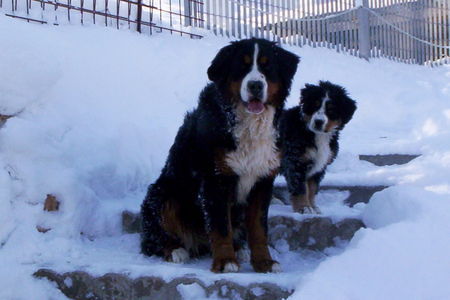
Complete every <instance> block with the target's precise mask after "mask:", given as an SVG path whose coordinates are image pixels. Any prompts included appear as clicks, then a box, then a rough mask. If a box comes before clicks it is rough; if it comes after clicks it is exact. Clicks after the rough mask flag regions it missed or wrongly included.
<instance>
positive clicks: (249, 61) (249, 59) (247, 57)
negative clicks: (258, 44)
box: [244, 55, 252, 64]
mask: <svg viewBox="0 0 450 300" xmlns="http://www.w3.org/2000/svg"><path fill="white" fill-rule="evenodd" d="M244 62H245V63H246V64H251V63H252V59H251V57H250V56H248V55H245V56H244Z"/></svg>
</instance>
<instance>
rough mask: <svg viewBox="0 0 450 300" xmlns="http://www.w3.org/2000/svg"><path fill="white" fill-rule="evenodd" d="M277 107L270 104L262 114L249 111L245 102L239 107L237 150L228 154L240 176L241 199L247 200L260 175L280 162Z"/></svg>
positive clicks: (239, 195) (237, 112) (233, 168)
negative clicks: (277, 143)
mask: <svg viewBox="0 0 450 300" xmlns="http://www.w3.org/2000/svg"><path fill="white" fill-rule="evenodd" d="M274 116H275V108H274V107H272V106H269V107H268V108H267V109H266V110H264V111H263V112H262V113H261V114H259V115H255V114H249V113H247V112H246V111H245V107H244V106H243V105H238V107H237V108H236V121H237V123H236V127H235V128H234V132H233V134H234V137H235V139H236V141H237V149H236V151H233V152H230V153H228V154H227V156H226V158H225V161H226V163H227V165H228V166H229V167H230V168H231V169H232V170H233V171H234V172H235V173H236V174H237V175H238V176H239V182H238V187H237V201H238V202H241V203H244V202H245V201H246V199H247V196H248V193H249V192H250V190H251V189H252V187H253V185H254V184H255V183H256V181H257V180H258V179H259V178H262V177H264V176H267V175H269V174H270V173H271V172H273V170H275V169H277V168H278V167H279V166H280V156H279V152H278V149H277V147H276V145H275V140H276V131H275V128H274V126H273V118H274Z"/></svg>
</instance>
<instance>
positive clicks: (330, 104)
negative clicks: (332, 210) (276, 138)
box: [280, 81, 356, 213]
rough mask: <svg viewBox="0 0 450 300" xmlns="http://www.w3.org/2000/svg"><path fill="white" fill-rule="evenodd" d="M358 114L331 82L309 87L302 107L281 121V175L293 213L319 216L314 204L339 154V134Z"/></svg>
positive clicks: (303, 98)
mask: <svg viewBox="0 0 450 300" xmlns="http://www.w3.org/2000/svg"><path fill="white" fill-rule="evenodd" d="M355 110H356V102H355V101H354V100H352V99H350V97H349V96H348V94H347V92H346V91H345V89H344V88H343V87H341V86H338V85H335V84H332V83H330V82H328V81H320V83H319V85H311V84H307V85H306V87H305V88H303V89H302V90H301V99H300V105H299V106H295V107H293V108H291V109H289V110H286V111H285V112H284V113H283V116H282V118H281V120H280V133H281V135H280V143H281V147H280V148H281V151H282V161H281V173H282V174H283V175H284V176H285V178H286V181H287V186H288V190H289V193H290V199H291V203H292V207H293V210H294V211H296V212H300V213H320V210H319V208H318V207H317V206H316V204H315V195H316V194H317V192H318V190H319V184H320V181H321V180H322V178H323V176H324V174H325V170H326V167H327V166H328V165H329V164H331V163H332V162H333V160H334V159H335V158H336V155H337V153H338V150H339V144H338V139H339V132H340V131H341V130H342V129H343V128H344V126H345V124H347V123H348V122H349V121H350V119H351V118H352V116H353V113H354V112H355Z"/></svg>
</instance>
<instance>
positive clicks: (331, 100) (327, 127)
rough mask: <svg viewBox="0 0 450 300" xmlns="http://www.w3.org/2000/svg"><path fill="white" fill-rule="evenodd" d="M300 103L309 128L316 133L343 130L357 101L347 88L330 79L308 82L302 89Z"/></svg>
mask: <svg viewBox="0 0 450 300" xmlns="http://www.w3.org/2000/svg"><path fill="white" fill-rule="evenodd" d="M300 105H301V106H302V112H303V114H304V115H305V119H306V121H307V123H308V128H309V129H310V130H311V131H313V132H316V133H323V132H332V131H334V130H341V129H342V128H344V126H345V124H347V123H348V122H349V121H350V119H351V118H352V116H353V113H354V112H355V110H356V102H355V101H354V100H352V99H350V97H349V96H348V95H347V92H346V91H345V89H344V88H343V87H341V86H339V85H335V84H332V83H330V82H329V81H320V82H319V85H312V84H307V85H306V87H305V88H303V89H302V90H301V99H300Z"/></svg>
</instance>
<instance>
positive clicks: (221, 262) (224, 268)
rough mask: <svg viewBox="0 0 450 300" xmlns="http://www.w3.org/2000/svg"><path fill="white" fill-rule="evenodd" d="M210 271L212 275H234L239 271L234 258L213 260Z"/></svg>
mask: <svg viewBox="0 0 450 300" xmlns="http://www.w3.org/2000/svg"><path fill="white" fill-rule="evenodd" d="M211 271H213V272H214V273H235V272H238V271H239V263H238V262H237V260H236V259H234V258H222V259H214V260H213V264H212V267H211Z"/></svg>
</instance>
